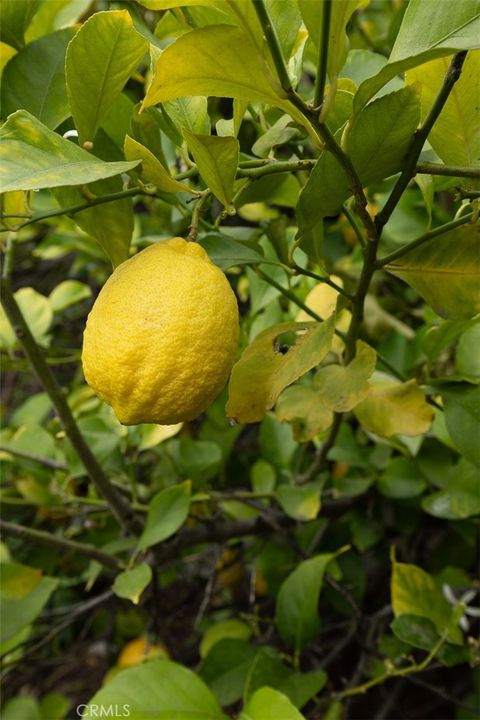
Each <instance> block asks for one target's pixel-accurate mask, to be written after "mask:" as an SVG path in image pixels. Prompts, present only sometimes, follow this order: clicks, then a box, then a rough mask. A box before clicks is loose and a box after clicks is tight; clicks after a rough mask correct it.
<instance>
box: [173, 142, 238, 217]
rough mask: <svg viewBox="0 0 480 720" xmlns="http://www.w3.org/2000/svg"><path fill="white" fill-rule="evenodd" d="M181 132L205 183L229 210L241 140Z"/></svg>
mask: <svg viewBox="0 0 480 720" xmlns="http://www.w3.org/2000/svg"><path fill="white" fill-rule="evenodd" d="M182 133H183V137H184V138H185V140H186V141H187V145H188V149H189V150H190V152H191V153H192V155H193V159H194V160H195V162H196V164H197V167H198V171H199V173H200V175H201V176H202V180H203V181H204V182H205V184H206V185H207V187H209V188H210V190H211V191H212V192H213V194H214V195H215V197H216V198H218V200H220V202H221V203H223V205H224V206H225V207H228V206H229V205H230V203H231V201H232V197H233V183H234V181H235V175H236V172H237V167H238V154H239V144H238V140H237V139H236V138H233V137H217V136H211V135H195V134H194V133H192V132H190V131H189V130H187V129H186V128H184V129H183V130H182Z"/></svg>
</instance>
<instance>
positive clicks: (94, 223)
mask: <svg viewBox="0 0 480 720" xmlns="http://www.w3.org/2000/svg"><path fill="white" fill-rule="evenodd" d="M110 164H113V163H110ZM88 189H89V190H90V191H91V192H92V193H93V194H94V195H99V196H101V195H108V194H109V193H114V192H119V191H120V190H122V181H121V178H119V177H112V178H106V179H105V180H97V182H96V183H92V184H91V185H89V188H88ZM53 194H54V195H55V198H56V200H57V202H58V203H59V205H60V206H61V207H71V206H73V205H77V204H79V203H82V202H84V201H85V198H84V197H83V195H82V193H81V192H80V190H77V188H75V187H60V188H55V190H54V191H53ZM73 220H74V221H75V223H76V224H77V225H78V227H79V228H81V229H82V230H83V231H84V232H85V233H87V235H89V236H90V237H92V238H93V239H94V240H96V241H97V242H98V243H99V244H100V245H101V246H102V248H103V249H104V251H105V252H106V254H107V255H108V257H109V258H110V260H111V262H112V265H113V267H116V266H117V265H120V263H122V262H124V261H125V260H127V259H128V256H129V248H130V241H131V239H132V233H133V206H132V199H131V198H122V199H121V200H114V201H112V202H108V203H104V204H101V205H96V206H94V207H91V208H87V209H86V210H82V211H81V212H77V213H75V215H74V216H73Z"/></svg>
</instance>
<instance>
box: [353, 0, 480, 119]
mask: <svg viewBox="0 0 480 720" xmlns="http://www.w3.org/2000/svg"><path fill="white" fill-rule="evenodd" d="M479 37H480V2H479V0H463V2H461V3H456V4H455V6H454V5H452V4H451V3H440V4H439V3H438V2H437V0H411V2H409V3H408V6H407V10H406V12H405V15H404V17H403V21H402V24H401V26H400V30H399V33H398V35H397V38H396V40H395V45H394V46H393V49H392V52H391V54H390V58H389V61H388V63H387V65H385V67H384V68H383V69H382V70H381V71H380V72H379V73H378V74H377V75H374V76H373V77H372V78H369V79H368V80H365V81H364V82H363V83H362V84H361V85H360V87H359V89H358V92H357V94H356V96H355V101H354V108H355V112H356V113H358V112H359V111H360V110H361V109H362V108H363V107H364V106H365V105H366V103H367V102H368V101H369V100H370V98H372V97H373V96H374V95H375V93H376V92H377V91H378V90H380V88H382V87H383V86H384V85H385V84H386V83H387V82H389V81H390V80H391V79H392V78H394V77H395V76H396V75H399V74H400V73H402V72H405V70H408V69H410V68H412V67H416V66H417V65H422V64H423V63H425V62H428V61H429V60H433V59H434V58H437V57H442V56H444V55H450V54H451V53H452V52H456V51H458V50H468V49H471V48H475V47H478V46H479V40H478V38H479Z"/></svg>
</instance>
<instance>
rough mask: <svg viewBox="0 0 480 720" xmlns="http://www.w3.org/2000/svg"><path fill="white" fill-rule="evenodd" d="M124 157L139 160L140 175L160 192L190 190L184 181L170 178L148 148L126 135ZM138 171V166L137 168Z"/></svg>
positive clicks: (189, 191)
mask: <svg viewBox="0 0 480 720" xmlns="http://www.w3.org/2000/svg"><path fill="white" fill-rule="evenodd" d="M124 150H125V158H126V159H127V160H141V161H142V164H141V176H142V178H143V180H145V181H146V182H149V183H152V184H153V185H155V186H156V187H157V189H158V190H160V191H161V192H169V193H170V192H173V193H178V192H188V193H191V192H192V190H191V189H190V188H189V187H188V185H185V184H184V183H181V182H178V180H175V179H174V178H172V176H171V175H170V173H169V172H168V170H166V169H165V168H164V167H163V165H162V163H161V162H160V160H157V158H156V157H155V155H154V154H153V153H152V152H150V150H149V149H148V148H146V147H145V146H144V145H142V144H141V143H139V142H138V141H137V140H134V139H133V138H131V137H130V135H127V136H126V138H125V145H124ZM137 172H138V168H137Z"/></svg>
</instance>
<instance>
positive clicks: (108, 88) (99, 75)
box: [65, 10, 148, 145]
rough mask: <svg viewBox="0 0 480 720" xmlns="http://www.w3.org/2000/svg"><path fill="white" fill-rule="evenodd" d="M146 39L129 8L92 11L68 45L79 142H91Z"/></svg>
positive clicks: (69, 80) (71, 96) (69, 89)
mask: <svg viewBox="0 0 480 720" xmlns="http://www.w3.org/2000/svg"><path fill="white" fill-rule="evenodd" d="M147 52H148V41H147V39H146V38H144V37H143V36H142V35H140V34H139V33H138V32H137V31H136V30H135V28H134V27H133V22H132V18H131V17H130V13H129V12H128V10H109V11H106V12H98V13H95V14H94V15H91V16H90V17H89V18H88V20H87V21H86V22H85V23H84V25H83V26H82V27H81V28H80V30H79V31H78V32H77V34H76V35H75V37H74V38H73V39H72V41H71V42H70V44H69V46H68V49H67V57H66V62H65V70H66V80H67V93H68V99H69V102H70V108H71V110H72V116H73V119H74V122H75V127H76V128H77V130H78V136H79V141H80V145H83V143H84V142H85V141H86V140H88V141H91V142H93V140H94V138H95V133H96V131H97V130H98V128H99V126H100V123H101V122H102V120H103V119H104V118H105V116H106V114H107V113H108V111H109V110H110V108H111V107H112V104H113V102H114V101H115V98H116V97H117V96H118V95H119V94H120V93H121V92H122V89H123V86H124V85H125V83H126V82H127V80H128V78H129V77H130V75H131V74H132V72H133V71H134V70H135V68H136V67H137V65H138V63H139V62H140V60H141V59H142V57H143V56H144V55H145V53H147Z"/></svg>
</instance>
